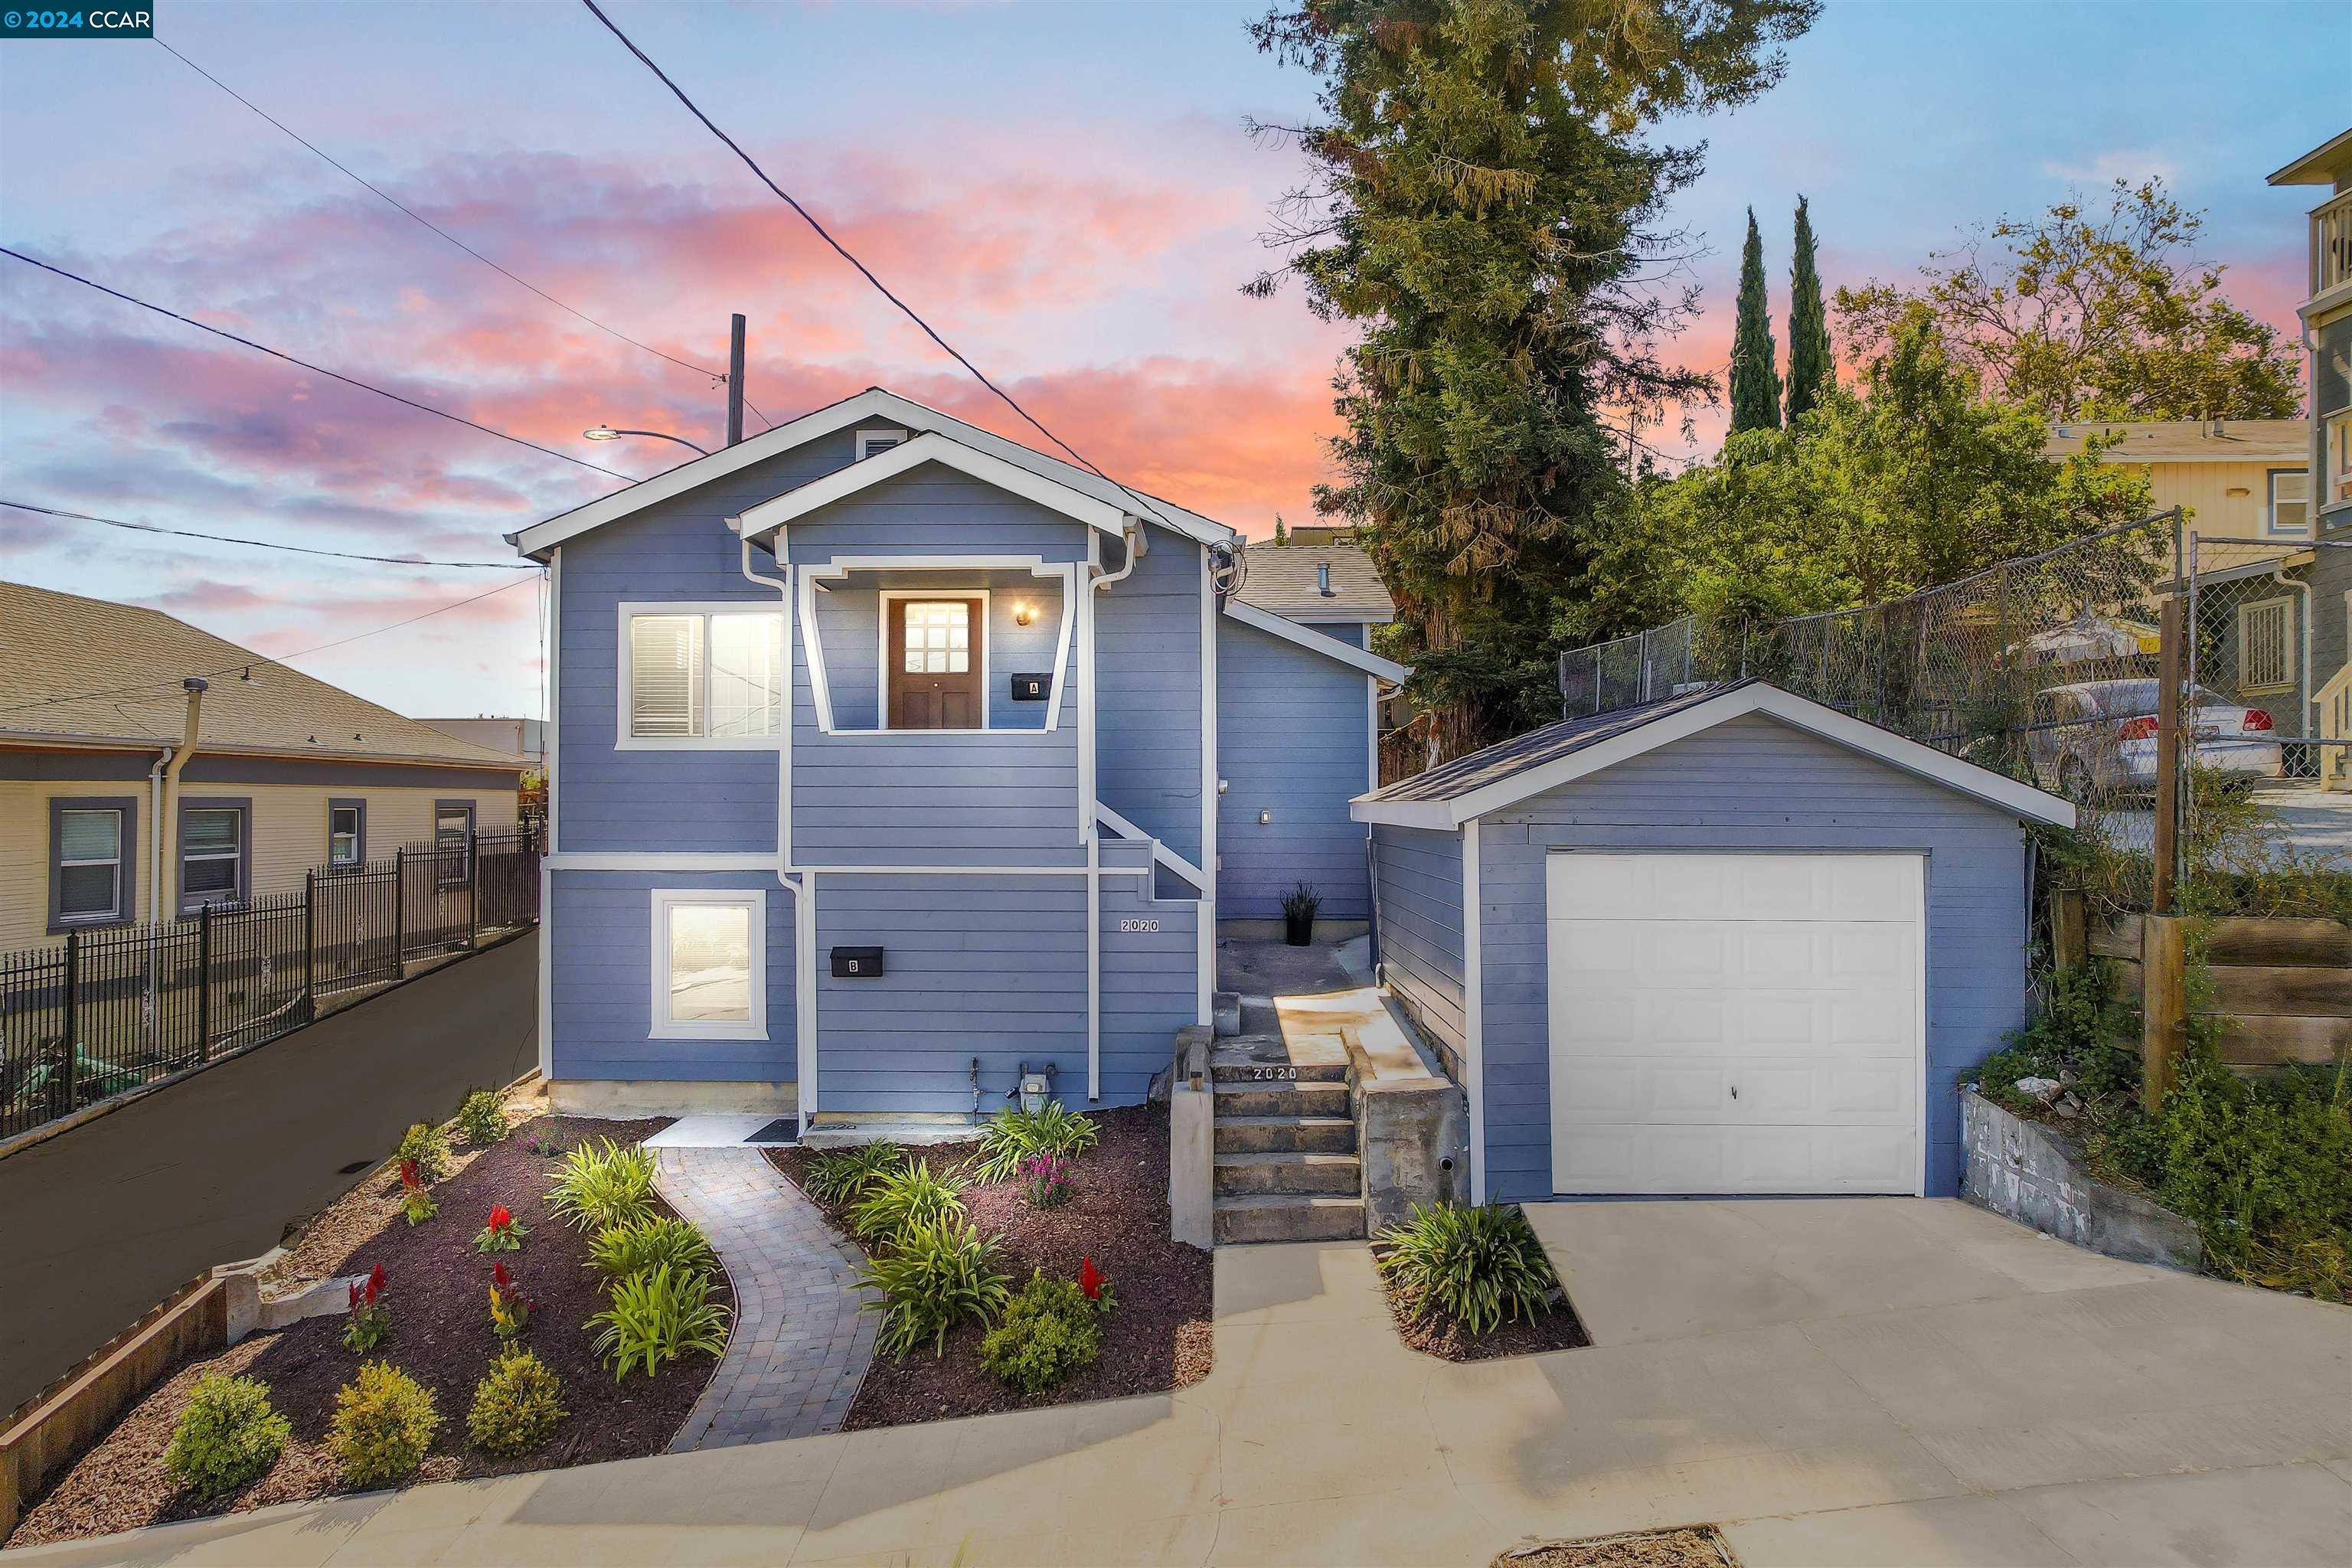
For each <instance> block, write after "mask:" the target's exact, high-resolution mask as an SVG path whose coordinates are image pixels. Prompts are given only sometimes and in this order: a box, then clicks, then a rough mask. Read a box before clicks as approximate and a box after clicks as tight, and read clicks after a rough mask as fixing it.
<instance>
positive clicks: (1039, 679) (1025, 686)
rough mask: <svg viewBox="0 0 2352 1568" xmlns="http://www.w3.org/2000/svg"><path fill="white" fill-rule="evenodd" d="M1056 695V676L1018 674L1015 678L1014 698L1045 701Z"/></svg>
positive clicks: (1027, 700) (1015, 699)
mask: <svg viewBox="0 0 2352 1568" xmlns="http://www.w3.org/2000/svg"><path fill="white" fill-rule="evenodd" d="M1053 695H1054V678H1053V677H1052V676H1050V675H1016V676H1014V677H1013V701H1015V702H1043V701H1045V700H1046V699H1047V698H1049V697H1051V696H1053Z"/></svg>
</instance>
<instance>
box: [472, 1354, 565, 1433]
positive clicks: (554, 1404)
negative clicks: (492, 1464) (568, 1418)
mask: <svg viewBox="0 0 2352 1568" xmlns="http://www.w3.org/2000/svg"><path fill="white" fill-rule="evenodd" d="M567 1414H569V1412H567V1411H566V1410H565V1409H564V1408H563V1380H562V1378H560V1377H558V1376H556V1375H555V1372H554V1369H552V1368H551V1367H550V1366H549V1365H548V1364H547V1363H545V1362H543V1361H541V1360H540V1359H539V1357H537V1356H536V1355H533V1354H532V1353H531V1352H529V1351H527V1350H523V1349H520V1347H517V1348H514V1349H509V1350H508V1351H507V1352H504V1353H503V1354H501V1355H500V1356H499V1359H498V1360H497V1361H495V1362H493V1363H490V1370H489V1372H488V1373H486V1374H485V1375H484V1376H483V1378H482V1381H481V1382H479V1383H478V1384H475V1385H474V1407H473V1408H472V1409H471V1410H470V1411H468V1412H467V1415H466V1436H467V1437H468V1438H469V1439H471V1440H472V1442H473V1445H474V1447H477V1448H479V1449H480V1450H481V1451H482V1452H483V1453H485V1454H488V1455H489V1456H490V1457H491V1458H494V1459H511V1458H515V1457H516V1456H517V1455H520V1454H528V1453H530V1451H531V1450H532V1449H533V1448H536V1447H539V1446H540V1445H541V1444H542V1443H544V1442H546V1441H547V1440H548V1438H550V1437H551V1436H554V1435H555V1429H556V1428H557V1427H558V1426H562V1424H563V1418H564V1416H565V1415H567Z"/></svg>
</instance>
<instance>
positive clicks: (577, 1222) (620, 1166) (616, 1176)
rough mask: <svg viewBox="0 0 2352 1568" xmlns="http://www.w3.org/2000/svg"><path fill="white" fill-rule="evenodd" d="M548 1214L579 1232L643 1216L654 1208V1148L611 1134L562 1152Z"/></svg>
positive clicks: (548, 1198)
mask: <svg viewBox="0 0 2352 1568" xmlns="http://www.w3.org/2000/svg"><path fill="white" fill-rule="evenodd" d="M547 1212H548V1213H550V1214H551V1215H555V1216H556V1217H557V1218H559V1219H562V1220H564V1221H566V1222H567V1223H569V1224H570V1225H571V1226H572V1228H573V1229H574V1230H601V1229H603V1228H604V1226H608V1225H619V1224H623V1223H625V1222H627V1221H630V1220H636V1219H643V1218H644V1217H646V1215H650V1214H652V1213H653V1212H654V1155H653V1151H652V1150H650V1149H646V1148H641V1147H639V1146H638V1145H636V1144H634V1143H632V1144H629V1145H627V1146H626V1147H624V1146H622V1145H621V1144H618V1143H615V1142H613V1141H612V1140H611V1139H610V1138H607V1139H604V1141H603V1142H601V1143H599V1144H596V1145H593V1146H592V1145H590V1144H588V1143H585V1142H583V1143H582V1144H581V1145H580V1146H579V1147H578V1148H576V1149H574V1150H572V1152H570V1153H569V1154H566V1155H565V1156H563V1163H562V1166H561V1167H560V1168H559V1169H558V1171H557V1173H556V1177H555V1184H554V1185H552V1186H551V1187H550V1188H549V1189H548V1192H547Z"/></svg>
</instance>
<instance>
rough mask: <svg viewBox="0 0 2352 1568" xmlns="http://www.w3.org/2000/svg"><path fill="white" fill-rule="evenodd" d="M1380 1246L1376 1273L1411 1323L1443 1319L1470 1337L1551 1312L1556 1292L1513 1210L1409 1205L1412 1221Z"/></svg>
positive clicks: (1538, 1247)
mask: <svg viewBox="0 0 2352 1568" xmlns="http://www.w3.org/2000/svg"><path fill="white" fill-rule="evenodd" d="M1378 1240H1379V1242H1380V1244H1381V1247H1383V1248H1385V1249H1386V1250H1385V1251H1383V1252H1382V1253H1381V1257H1380V1258H1379V1267H1380V1271H1381V1275H1382V1277H1384V1278H1385V1279H1387V1280H1388V1281H1389V1283H1390V1284H1391V1286H1393V1287H1394V1288H1395V1289H1396V1290H1397V1293H1398V1294H1399V1296H1401V1297H1402V1300H1403V1301H1404V1305H1405V1309H1406V1310H1407V1312H1408V1313H1409V1314H1410V1315H1411V1316H1412V1317H1414V1318H1416V1319H1418V1318H1421V1317H1423V1316H1424V1315H1426V1314H1427V1313H1429V1312H1431V1311H1438V1312H1443V1313H1444V1315H1445V1316H1447V1317H1449V1318H1452V1319H1454V1321H1456V1322H1459V1323H1460V1324H1461V1325H1462V1326H1463V1328H1465V1330H1467V1331H1469V1332H1471V1333H1474V1334H1483V1333H1486V1332H1488V1331H1491V1330H1493V1329H1494V1328H1495V1327H1496V1325H1497V1324H1498V1323H1500V1322H1502V1321H1504V1320H1505V1319H1506V1318H1511V1319H1516V1318H1518V1317H1520V1316H1521V1315H1523V1314H1524V1315H1525V1316H1528V1317H1533V1316H1535V1314H1536V1313H1538V1312H1548V1311H1549V1310H1551V1296H1552V1292H1553V1291H1554V1290H1555V1289H1558V1288H1559V1277H1558V1276H1557V1275H1555V1274H1554V1273H1553V1272H1552V1268H1551V1259H1550V1258H1547V1257H1545V1256H1544V1249H1543V1244H1542V1243H1541V1242H1539V1241H1538V1240H1537V1239H1536V1233H1535V1229H1534V1227H1533V1226H1529V1225H1528V1219H1527V1215H1523V1214H1521V1213H1520V1212H1519V1211H1518V1208H1517V1205H1491V1204H1489V1205H1479V1206H1477V1207H1475V1208H1462V1207H1459V1206H1457V1205H1453V1204H1436V1205H1431V1206H1429V1207H1427V1208H1424V1207H1423V1206H1422V1205H1419V1204H1415V1205H1413V1206H1412V1218H1411V1219H1410V1220H1408V1221H1406V1222H1405V1223H1404V1224H1402V1225H1394V1226H1389V1227H1388V1228H1387V1229H1386V1230H1383V1231H1382V1232H1381V1234H1380V1236H1379V1237H1378Z"/></svg>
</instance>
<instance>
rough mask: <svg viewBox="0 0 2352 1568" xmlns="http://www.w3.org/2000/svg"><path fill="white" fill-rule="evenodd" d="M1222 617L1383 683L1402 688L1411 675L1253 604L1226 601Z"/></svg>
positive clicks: (1409, 672) (1395, 664) (1389, 663)
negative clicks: (1389, 682) (1360, 671)
mask: <svg viewBox="0 0 2352 1568" xmlns="http://www.w3.org/2000/svg"><path fill="white" fill-rule="evenodd" d="M1225 614H1226V615H1227V616H1230V617H1232V618H1233V619H1234V620H1236V621H1239V622H1240V623H1241V624H1242V625H1244V626H1254V627H1255V628H1256V629H1257V630H1259V631H1262V632H1266V633H1269V634H1271V635H1273V636H1275V637H1280V638H1281V639H1282V640H1283V641H1285V642H1286V643H1294V644H1296V645H1297V646H1298V647H1303V648H1305V649H1306V650H1307V652H1309V653H1319V654H1321V655H1322V656H1323V657H1324V658H1335V659H1338V660H1339V662H1340V663H1341V664H1344V665H1346V666H1348V667H1349V668H1351V669H1360V670H1362V671H1363V672H1364V673H1365V674H1366V675H1377V676H1379V677H1380V678H1381V679H1382V680H1389V681H1394V682H1395V683H1396V684H1398V685H1400V686H1402V685H1403V684H1404V682H1405V680H1406V679H1407V678H1408V677H1410V676H1411V675H1412V670H1411V669H1409V668H1406V667H1405V666H1403V665H1402V664H1399V663H1397V662H1396V661H1395V660H1393V659H1386V658H1381V656H1380V655H1379V654H1376V653H1368V652H1366V651H1365V650H1364V649H1362V648H1360V647H1349V646H1348V645H1347V644H1346V643H1343V642H1341V641H1340V640H1339V638H1337V637H1325V636H1324V635H1323V634H1322V633H1321V632H1318V631H1309V630H1308V629H1307V627H1305V626H1300V625H1299V624H1298V623H1297V622H1296V621H1291V620H1286V619H1284V618H1283V617H1282V616H1277V615H1276V614H1275V613H1274V612H1273V611H1271V610H1261V609H1259V608H1258V607H1257V606H1256V605H1244V604H1243V603H1242V602H1241V601H1240V600H1239V599H1227V600H1226V601H1225Z"/></svg>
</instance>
